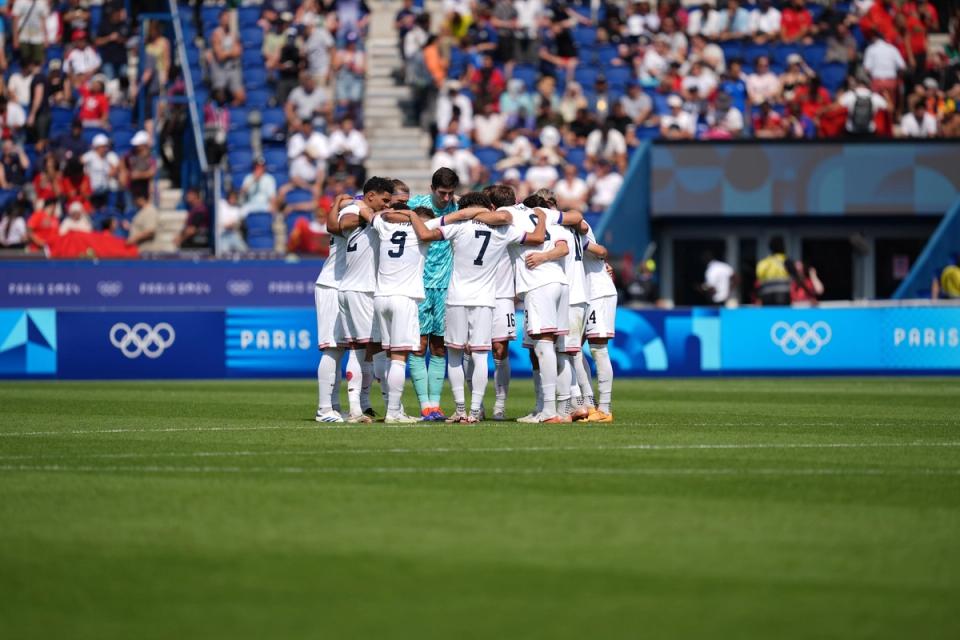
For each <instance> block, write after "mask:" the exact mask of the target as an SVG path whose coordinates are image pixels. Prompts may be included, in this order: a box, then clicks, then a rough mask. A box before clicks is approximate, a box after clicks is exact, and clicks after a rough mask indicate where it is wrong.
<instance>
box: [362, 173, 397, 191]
mask: <svg viewBox="0 0 960 640" xmlns="http://www.w3.org/2000/svg"><path fill="white" fill-rule="evenodd" d="M370 192H374V193H389V194H391V195H393V180H391V179H390V178H380V177H378V176H373V177H372V178H370V179H369V180H367V181H366V182H365V183H364V184H363V194H364V195H366V194H368V193H370Z"/></svg>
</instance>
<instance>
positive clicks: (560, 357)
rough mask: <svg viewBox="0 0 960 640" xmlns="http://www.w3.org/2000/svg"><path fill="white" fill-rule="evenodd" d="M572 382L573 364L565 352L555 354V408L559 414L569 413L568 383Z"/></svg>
mask: <svg viewBox="0 0 960 640" xmlns="http://www.w3.org/2000/svg"><path fill="white" fill-rule="evenodd" d="M572 383H573V365H572V364H571V363H570V356H569V354H566V353H558V354H557V408H558V409H559V410H560V415H562V416H565V415H567V414H569V413H570V385H571V384H572Z"/></svg>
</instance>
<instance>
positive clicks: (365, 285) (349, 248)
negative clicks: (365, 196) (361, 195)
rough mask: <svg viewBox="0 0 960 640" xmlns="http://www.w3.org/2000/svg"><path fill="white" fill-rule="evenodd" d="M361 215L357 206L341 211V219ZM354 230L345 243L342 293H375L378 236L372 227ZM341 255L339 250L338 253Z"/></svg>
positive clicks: (341, 283)
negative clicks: (349, 215) (350, 215)
mask: <svg viewBox="0 0 960 640" xmlns="http://www.w3.org/2000/svg"><path fill="white" fill-rule="evenodd" d="M351 213H353V214H359V213H360V208H359V207H358V206H357V205H353V204H352V205H350V206H348V207H344V208H343V209H341V210H340V219H341V220H342V219H343V217H344V216H345V215H348V214H351ZM360 224H361V226H359V227H357V228H356V229H354V230H353V233H351V234H350V235H349V236H347V238H346V242H344V246H343V253H344V255H345V263H346V268H345V269H344V273H343V277H342V278H341V279H340V287H339V288H340V291H362V292H364V293H373V292H374V291H375V290H376V288H377V263H376V259H377V258H376V256H377V234H376V232H375V231H374V230H373V228H372V227H370V225H364V224H363V221H362V220H361V221H360ZM337 252H338V253H339V250H338V251H337Z"/></svg>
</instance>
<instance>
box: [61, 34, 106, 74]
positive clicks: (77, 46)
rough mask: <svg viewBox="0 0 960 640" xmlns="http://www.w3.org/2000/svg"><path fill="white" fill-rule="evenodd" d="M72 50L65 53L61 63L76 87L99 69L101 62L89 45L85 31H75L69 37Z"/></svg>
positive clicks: (98, 55)
mask: <svg viewBox="0 0 960 640" xmlns="http://www.w3.org/2000/svg"><path fill="white" fill-rule="evenodd" d="M71 40H72V41H73V50H71V51H70V53H69V54H67V59H66V60H65V61H64V63H63V70H64V72H65V73H66V74H67V75H68V76H70V80H71V82H72V83H73V86H75V87H77V86H80V85H83V84H86V82H87V81H88V80H89V79H90V78H91V77H92V76H93V74H95V73H96V72H97V70H99V69H100V64H101V63H102V61H101V59H100V54H98V53H97V50H96V49H94V48H93V46H91V45H90V41H89V40H88V39H87V32H86V31H75V32H74V33H73V36H72V38H71Z"/></svg>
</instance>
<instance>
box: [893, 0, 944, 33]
mask: <svg viewBox="0 0 960 640" xmlns="http://www.w3.org/2000/svg"><path fill="white" fill-rule="evenodd" d="M900 11H901V12H903V13H911V14H913V15H916V16H917V17H919V18H920V21H921V22H923V24H924V26H925V27H926V28H927V31H933V32H936V31H938V30H939V29H940V13H939V12H938V11H937V7H935V6H934V5H933V4H932V3H930V2H928V1H927V0H908V1H907V2H904V3H903V4H902V5H901V6H900Z"/></svg>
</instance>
